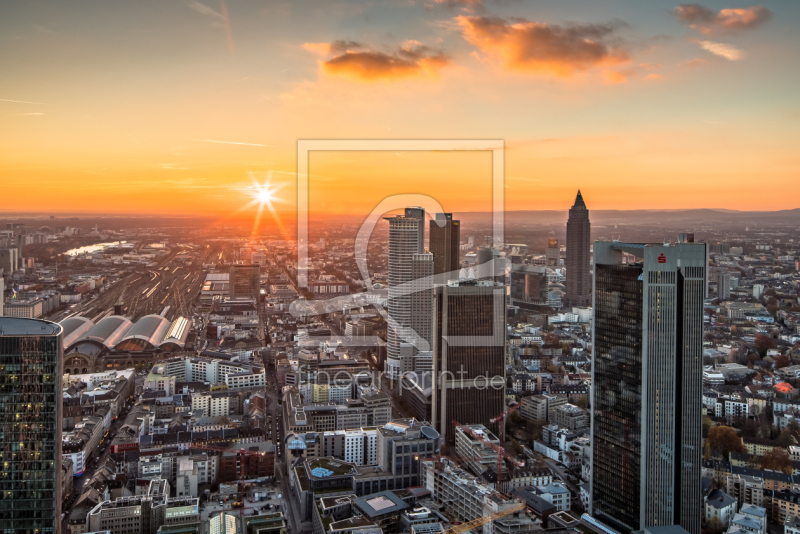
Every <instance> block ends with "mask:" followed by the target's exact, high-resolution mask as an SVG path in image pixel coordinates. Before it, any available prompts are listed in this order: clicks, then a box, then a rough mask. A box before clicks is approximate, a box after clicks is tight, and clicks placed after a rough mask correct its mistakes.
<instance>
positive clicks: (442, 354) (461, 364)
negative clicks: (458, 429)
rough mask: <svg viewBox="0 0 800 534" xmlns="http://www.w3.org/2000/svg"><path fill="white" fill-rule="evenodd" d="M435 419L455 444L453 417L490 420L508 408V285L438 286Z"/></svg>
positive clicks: (447, 439) (467, 421)
mask: <svg viewBox="0 0 800 534" xmlns="http://www.w3.org/2000/svg"><path fill="white" fill-rule="evenodd" d="M433 316H434V331H433V340H434V347H433V349H434V351H433V376H434V377H435V384H434V387H433V399H432V414H431V419H432V424H433V426H434V427H435V428H436V429H437V430H438V431H439V433H440V434H441V435H442V436H443V437H444V439H445V442H446V443H448V444H449V445H453V444H455V427H454V426H453V420H456V421H458V422H459V423H461V424H465V425H467V424H483V425H486V426H487V427H490V428H491V427H492V426H496V425H491V424H490V422H489V421H490V420H491V419H492V418H493V417H495V416H497V414H499V413H501V412H502V411H503V409H504V407H505V341H506V296H505V285H504V284H500V283H497V282H493V281H491V280H461V281H457V280H452V281H450V282H448V283H447V284H446V285H441V286H436V288H435V290H434V310H433Z"/></svg>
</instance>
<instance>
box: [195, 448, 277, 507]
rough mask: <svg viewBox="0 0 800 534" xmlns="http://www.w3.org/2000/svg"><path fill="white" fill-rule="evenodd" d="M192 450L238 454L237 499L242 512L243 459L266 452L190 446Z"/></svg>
mask: <svg viewBox="0 0 800 534" xmlns="http://www.w3.org/2000/svg"><path fill="white" fill-rule="evenodd" d="M191 448H192V449H203V450H207V451H217V452H220V453H222V452H227V453H230V454H239V455H240V456H239V498H240V499H241V501H240V502H241V503H242V505H243V506H242V510H244V474H245V473H244V457H245V456H265V455H266V452H263V451H248V450H245V449H239V450H238V451H237V450H236V449H226V448H224V447H211V446H210V445H192V446H191Z"/></svg>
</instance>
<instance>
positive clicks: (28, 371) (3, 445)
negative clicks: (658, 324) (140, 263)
mask: <svg viewBox="0 0 800 534" xmlns="http://www.w3.org/2000/svg"><path fill="white" fill-rule="evenodd" d="M63 355H64V348H63V341H62V329H61V326H59V325H58V324H55V323H50V322H47V321H40V320H36V319H20V318H9V317H0V406H3V407H4V408H3V410H1V411H0V464H2V470H0V530H1V531H2V532H9V533H10V532H40V533H43V534H46V533H57V532H59V530H60V529H59V526H60V520H61V517H60V516H61V480H60V477H61V376H62V364H61V362H62V361H63Z"/></svg>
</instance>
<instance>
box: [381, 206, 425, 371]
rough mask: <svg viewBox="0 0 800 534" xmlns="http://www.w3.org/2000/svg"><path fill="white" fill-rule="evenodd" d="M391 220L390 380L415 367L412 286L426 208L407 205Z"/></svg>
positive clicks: (421, 249) (388, 350)
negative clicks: (400, 213) (402, 211)
mask: <svg viewBox="0 0 800 534" xmlns="http://www.w3.org/2000/svg"><path fill="white" fill-rule="evenodd" d="M386 220H387V221H389V298H388V313H389V321H388V324H387V325H386V364H385V369H384V370H385V372H386V375H387V378H389V380H398V379H399V378H400V377H401V376H402V375H403V373H405V372H408V371H413V369H414V367H413V363H414V362H413V357H414V354H413V348H412V347H409V346H406V347H405V348H404V350H402V351H401V348H403V347H402V345H403V344H408V343H409V340H411V338H412V330H413V327H412V325H411V317H412V302H411V301H412V294H413V291H412V288H411V281H412V280H413V278H414V255H415V254H420V253H422V252H423V247H424V245H425V226H424V224H425V210H423V209H422V208H406V210H405V214H404V215H398V216H396V217H386Z"/></svg>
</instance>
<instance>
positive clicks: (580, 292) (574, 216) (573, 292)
mask: <svg viewBox="0 0 800 534" xmlns="http://www.w3.org/2000/svg"><path fill="white" fill-rule="evenodd" d="M591 246H592V224H591V223H590V222H589V210H588V209H586V203H584V201H583V196H581V192H580V191H578V196H577V197H575V204H574V205H573V206H572V208H570V210H569V219H568V220H567V295H566V304H567V306H568V307H571V306H588V305H590V304H591V302H592V274H591V257H590V250H591Z"/></svg>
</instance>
